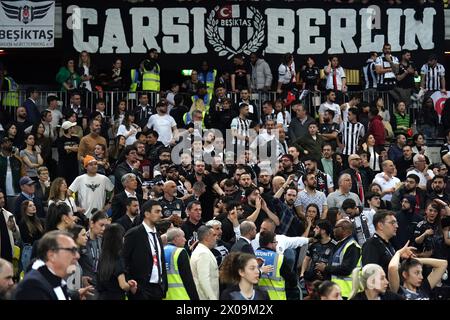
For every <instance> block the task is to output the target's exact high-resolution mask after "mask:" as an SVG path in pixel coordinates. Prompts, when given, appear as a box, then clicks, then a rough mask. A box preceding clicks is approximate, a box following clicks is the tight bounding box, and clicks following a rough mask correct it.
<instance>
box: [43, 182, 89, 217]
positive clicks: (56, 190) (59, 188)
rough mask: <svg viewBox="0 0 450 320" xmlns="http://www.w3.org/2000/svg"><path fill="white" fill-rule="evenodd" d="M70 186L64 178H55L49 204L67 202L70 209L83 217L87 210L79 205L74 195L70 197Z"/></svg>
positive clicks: (51, 187)
mask: <svg viewBox="0 0 450 320" xmlns="http://www.w3.org/2000/svg"><path fill="white" fill-rule="evenodd" d="M67 191H68V187H67V182H66V180H65V179H64V178H61V177H58V178H56V179H55V180H53V182H52V184H51V186H50V191H49V196H48V205H49V206H50V205H51V204H52V203H55V204H58V203H65V204H67V205H68V206H69V208H70V211H71V212H72V213H73V214H74V215H76V216H78V218H81V219H82V217H81V215H83V213H84V212H85V211H86V210H85V209H83V208H80V207H77V205H76V203H75V200H74V199H73V198H72V197H69V194H68V192H67Z"/></svg>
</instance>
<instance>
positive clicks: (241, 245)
mask: <svg viewBox="0 0 450 320" xmlns="http://www.w3.org/2000/svg"><path fill="white" fill-rule="evenodd" d="M231 252H245V253H250V254H253V255H254V254H255V251H253V247H252V245H251V244H250V243H248V242H247V240H245V239H242V238H239V240H238V241H236V243H235V244H234V245H233V246H232V247H231Z"/></svg>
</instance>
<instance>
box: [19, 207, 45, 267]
mask: <svg viewBox="0 0 450 320" xmlns="http://www.w3.org/2000/svg"><path fill="white" fill-rule="evenodd" d="M20 213H21V216H22V219H21V221H20V222H19V230H20V236H21V239H22V243H23V247H22V254H21V263H22V270H26V269H27V268H28V265H29V264H30V261H31V252H32V248H33V244H34V242H35V241H37V240H39V239H40V238H41V237H42V236H43V235H44V225H43V221H41V219H40V218H38V217H37V215H36V206H35V205H34V203H33V201H31V200H25V201H24V202H22V204H21V206H20Z"/></svg>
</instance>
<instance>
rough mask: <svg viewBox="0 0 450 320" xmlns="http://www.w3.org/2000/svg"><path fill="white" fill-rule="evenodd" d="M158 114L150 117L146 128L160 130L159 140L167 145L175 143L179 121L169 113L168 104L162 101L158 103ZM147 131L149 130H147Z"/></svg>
mask: <svg viewBox="0 0 450 320" xmlns="http://www.w3.org/2000/svg"><path fill="white" fill-rule="evenodd" d="M156 112H157V114H154V115H152V116H151V117H150V118H149V119H148V123H147V126H146V129H152V128H153V130H155V131H156V132H158V134H159V137H158V141H161V142H162V143H163V144H164V145H165V146H166V147H167V146H169V145H175V141H176V140H177V138H178V130H177V123H176V122H175V119H174V118H173V117H172V116H170V115H168V114H167V104H166V103H165V102H163V101H160V102H158V103H157V104H156ZM146 131H147V130H146Z"/></svg>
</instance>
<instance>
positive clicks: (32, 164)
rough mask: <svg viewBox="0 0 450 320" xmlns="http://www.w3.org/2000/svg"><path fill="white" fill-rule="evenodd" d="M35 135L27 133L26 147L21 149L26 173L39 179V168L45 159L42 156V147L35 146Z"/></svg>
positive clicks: (34, 178)
mask: <svg viewBox="0 0 450 320" xmlns="http://www.w3.org/2000/svg"><path fill="white" fill-rule="evenodd" d="M35 142H36V140H35V136H34V135H33V134H32V133H28V134H26V135H25V145H26V147H25V149H23V150H21V151H20V158H21V159H22V162H23V164H24V167H25V171H26V175H27V176H29V177H30V178H32V179H33V180H35V181H37V180H38V174H37V168H39V167H40V166H42V164H43V163H44V160H43V159H42V156H41V148H40V147H39V146H35Z"/></svg>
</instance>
